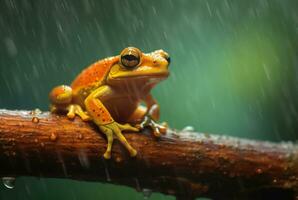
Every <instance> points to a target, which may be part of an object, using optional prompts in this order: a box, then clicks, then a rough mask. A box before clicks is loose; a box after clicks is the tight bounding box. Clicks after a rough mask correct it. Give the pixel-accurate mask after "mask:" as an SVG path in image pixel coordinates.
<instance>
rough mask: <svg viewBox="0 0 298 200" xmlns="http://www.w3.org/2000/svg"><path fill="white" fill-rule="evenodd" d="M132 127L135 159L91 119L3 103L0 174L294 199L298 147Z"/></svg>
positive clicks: (185, 194)
mask: <svg viewBox="0 0 298 200" xmlns="http://www.w3.org/2000/svg"><path fill="white" fill-rule="evenodd" d="M149 132H150V131H149V130H147V131H144V132H143V133H125V136H126V138H127V140H128V141H129V143H130V144H131V145H132V146H133V147H134V148H136V149H137V151H138V155H137V157H136V158H130V157H129V155H128V153H127V151H126V150H125V149H124V148H123V146H122V145H121V144H120V143H119V142H114V145H113V152H112V159H111V160H105V159H103V158H102V157H101V155H102V154H103V153H104V151H105V148H106V139H105V136H104V135H103V134H101V133H100V132H99V131H98V129H97V128H96V127H95V126H94V124H92V123H91V122H88V123H86V122H82V121H81V120H80V119H78V118H76V119H75V120H73V121H71V120H69V119H67V118H66V117H64V116H58V115H52V114H49V113H48V112H46V113H36V112H29V111H8V110H0V176H14V177H17V176H39V177H59V178H70V179H76V180H86V181H101V182H109V183H114V184H121V185H127V186H130V187H133V188H135V189H136V190H138V191H142V190H144V191H146V190H145V189H150V190H152V191H153V192H161V193H164V194H170V195H175V196H176V197H177V198H180V199H194V198H195V197H198V196H204V197H210V198H214V199H231V198H236V199H250V198H255V199H256V198H259V199H266V198H270V197H271V196H272V197H281V199H294V198H295V194H296V190H297V189H298V179H297V177H298V158H297V155H298V154H297V150H298V146H297V145H295V144H292V143H270V142H258V141H253V140H245V139H237V138H232V137H226V136H216V135H209V134H201V133H191V132H179V131H169V133H167V135H165V136H163V137H162V138H160V139H155V138H154V137H152V136H151V135H150V134H149Z"/></svg>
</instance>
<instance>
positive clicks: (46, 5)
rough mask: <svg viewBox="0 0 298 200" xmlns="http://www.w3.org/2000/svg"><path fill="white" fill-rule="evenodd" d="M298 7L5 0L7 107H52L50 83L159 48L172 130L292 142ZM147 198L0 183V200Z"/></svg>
mask: <svg viewBox="0 0 298 200" xmlns="http://www.w3.org/2000/svg"><path fill="white" fill-rule="evenodd" d="M297 10H298V1H296V0H292V1H291V0H283V1H280V0H270V1H269V0H250V1H247V0H221V1H219V0H187V1H180V0H150V1H147V0H139V1H133V0H121V1H120V0H119V1H117V0H113V1H111V0H105V1H102V0H101V1H100V0H93V1H91V0H80V1H75V0H73V1H71V0H64V1H62V0H60V1H55V0H51V1H47V0H36V1H33V0H31V1H29V0H22V1H14V0H0V92H1V93H0V108H6V109H34V108H40V109H42V110H47V109H48V92H49V91H50V89H51V88H52V87H53V86H55V85H58V84H62V83H64V84H69V83H70V82H71V81H72V80H73V79H74V78H75V76H76V75H77V74H78V73H79V72H80V71H81V70H82V69H83V68H84V67H86V66H87V65H89V64H91V63H92V62H94V61H96V60H98V59H101V58H105V57H107V56H111V55H117V54H119V52H120V51H121V50H122V49H123V48H124V47H127V46H136V47H139V48H140V49H141V50H143V51H144V52H150V51H153V50H155V49H160V48H162V49H164V50H166V51H167V52H169V53H170V54H171V58H172V64H171V68H170V70H171V76H170V77H169V79H168V80H166V81H165V82H163V83H161V84H160V85H158V86H157V88H155V90H154V91H153V93H154V95H155V97H156V98H157V99H158V101H159V103H160V105H161V113H162V120H165V121H168V122H169V124H170V126H171V127H174V128H177V129H181V128H183V127H185V126H193V127H194V128H195V130H196V131H199V132H208V133H216V134H225V135H233V136H238V137H245V138H251V139H260V140H271V141H282V140H291V141H295V140H296V139H297V138H298V133H297V130H298V123H297V112H298V102H297V94H298V93H297V92H298V59H297V58H298V57H297V51H298V47H297V45H298V39H297V38H298V37H297V36H298V12H297ZM0 164H1V163H0ZM142 198H143V195H142V194H141V193H137V192H136V191H134V190H132V189H128V188H126V187H122V186H113V185H109V184H100V183H86V182H77V181H70V180H56V179H37V178H29V177H22V178H18V179H17V182H16V187H15V188H14V189H12V190H8V189H6V188H5V187H4V186H0V199H22V200H23V199H24V200H27V199H142ZM150 199H173V197H170V196H164V195H161V194H153V195H152V196H151V197H150Z"/></svg>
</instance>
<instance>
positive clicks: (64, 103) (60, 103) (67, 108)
mask: <svg viewBox="0 0 298 200" xmlns="http://www.w3.org/2000/svg"><path fill="white" fill-rule="evenodd" d="M50 100H51V103H52V104H51V106H50V111H51V112H52V113H53V112H59V111H62V112H67V117H68V118H70V119H73V118H74V117H75V116H76V115H78V116H80V117H81V118H82V120H84V121H88V120H90V117H89V116H88V115H87V114H86V113H85V112H84V111H83V109H82V108H81V106H80V105H78V104H72V103H71V102H72V89H71V87H69V86H67V85H59V86H57V87H55V88H53V89H52V91H51V92H50Z"/></svg>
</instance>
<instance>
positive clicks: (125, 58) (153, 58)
mask: <svg viewBox="0 0 298 200" xmlns="http://www.w3.org/2000/svg"><path fill="white" fill-rule="evenodd" d="M169 64H170V57H169V54H168V53H167V52H165V51H163V50H157V51H154V52H152V53H143V52H142V51H140V50H139V49H138V48H135V47H127V48H125V49H123V50H122V52H121V53H120V55H119V60H118V62H117V63H115V64H114V65H113V66H112V67H111V70H110V73H109V75H108V77H107V81H108V82H109V83H112V84H113V83H119V82H122V81H121V80H125V81H126V82H130V81H131V82H135V81H140V82H144V81H145V82H151V83H153V84H154V83H158V82H159V81H161V80H163V79H165V78H167V77H168V76H169V69H168V66H169Z"/></svg>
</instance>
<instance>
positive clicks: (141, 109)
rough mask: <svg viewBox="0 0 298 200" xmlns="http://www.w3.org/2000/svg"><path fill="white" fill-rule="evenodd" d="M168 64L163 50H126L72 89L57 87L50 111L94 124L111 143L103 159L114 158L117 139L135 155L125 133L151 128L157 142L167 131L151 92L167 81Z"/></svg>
mask: <svg viewBox="0 0 298 200" xmlns="http://www.w3.org/2000/svg"><path fill="white" fill-rule="evenodd" d="M169 63H170V57H169V55H168V53H166V52H165V51H163V50H157V51H154V52H152V53H148V54H147V53H143V52H141V51H140V50H139V49H137V48H135V47H127V48H125V49H124V50H123V51H122V52H121V53H120V55H118V56H114V57H109V58H105V59H103V60H99V61H98V62H95V63H94V64H92V65H91V66H89V67H88V68H86V69H85V70H83V71H82V72H81V73H80V74H79V75H78V76H77V78H76V79H75V80H74V81H73V82H72V84H71V86H70V87H69V86H67V85H60V86H58V87H55V88H54V89H53V90H52V91H51V92H50V95H49V96H50V100H51V107H50V108H51V112H60V111H66V112H67V117H68V118H71V119H72V118H74V117H75V116H76V115H78V116H79V117H81V118H82V119H83V120H84V121H88V120H92V121H93V122H94V123H95V124H96V125H97V126H98V127H99V129H100V130H101V131H102V132H103V133H104V134H105V135H106V137H107V140H108V145H107V149H106V152H105V153H104V155H103V156H104V158H106V159H109V158H110V157H111V149H112V143H113V138H114V134H115V136H116V137H117V138H118V139H119V141H120V142H121V143H122V144H123V145H124V146H125V147H126V149H127V150H128V151H129V153H130V155H131V156H136V154H137V151H136V150H135V149H134V148H133V147H132V146H131V145H130V144H129V143H128V142H127V140H126V139H125V137H124V136H123V134H122V131H124V130H127V131H139V128H144V127H146V126H150V127H151V128H152V129H153V133H154V135H155V136H157V137H159V136H160V134H161V133H165V132H166V125H159V124H157V123H155V121H157V120H159V106H158V104H157V102H156V100H155V99H154V98H153V96H152V95H151V94H150V91H151V89H152V88H153V87H154V86H155V85H156V84H157V83H159V82H160V81H162V80H164V79H166V78H167V77H168V75H169V70H168V66H169ZM141 102H144V103H145V104H146V107H145V106H142V105H140V104H141Z"/></svg>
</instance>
